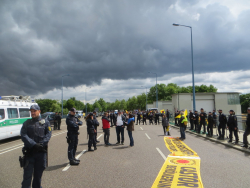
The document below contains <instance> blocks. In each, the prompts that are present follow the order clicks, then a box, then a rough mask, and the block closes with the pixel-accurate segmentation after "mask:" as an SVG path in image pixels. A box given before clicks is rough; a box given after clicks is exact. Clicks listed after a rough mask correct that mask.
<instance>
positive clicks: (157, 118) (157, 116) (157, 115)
mask: <svg viewBox="0 0 250 188" xmlns="http://www.w3.org/2000/svg"><path fill="white" fill-rule="evenodd" d="M159 119H160V113H159V112H158V111H156V113H155V124H156V125H157V123H158V124H159V122H160V120H159Z"/></svg>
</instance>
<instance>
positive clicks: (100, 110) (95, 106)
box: [93, 100, 102, 112]
mask: <svg viewBox="0 0 250 188" xmlns="http://www.w3.org/2000/svg"><path fill="white" fill-rule="evenodd" d="M96 108H98V111H99V112H102V106H101V105H100V104H99V102H98V101H97V100H96V101H95V103H94V104H93V111H94V110H95V109H96Z"/></svg>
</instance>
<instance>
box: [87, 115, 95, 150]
mask: <svg viewBox="0 0 250 188" xmlns="http://www.w3.org/2000/svg"><path fill="white" fill-rule="evenodd" d="M86 120H87V132H88V135H89V141H88V151H94V150H97V147H96V142H95V133H96V130H95V123H96V121H95V120H94V116H93V113H89V115H88V116H87V118H86ZM92 145H93V146H94V150H93V149H91V146H92Z"/></svg>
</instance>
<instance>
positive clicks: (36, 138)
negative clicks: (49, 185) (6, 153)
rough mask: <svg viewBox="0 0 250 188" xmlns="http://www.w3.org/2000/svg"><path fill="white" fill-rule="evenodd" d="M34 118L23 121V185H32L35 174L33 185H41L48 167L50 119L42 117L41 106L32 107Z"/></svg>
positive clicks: (24, 187)
mask: <svg viewBox="0 0 250 188" xmlns="http://www.w3.org/2000/svg"><path fill="white" fill-rule="evenodd" d="M30 112H31V117H32V119H28V120H26V121H25V122H24V123H23V126H22V128H21V138H22V141H23V142H24V147H23V153H24V158H25V164H26V165H25V166H24V167H23V171H24V173H23V182H22V187H23V188H26V187H30V186H31V180H32V175H33V183H32V187H39V188H40V187H41V180H42V174H43V171H44V169H45V167H46V159H47V148H48V142H49V140H50V138H51V127H50V123H49V121H47V120H45V119H41V118H40V113H41V111H40V107H39V106H38V105H32V106H31V107H30Z"/></svg>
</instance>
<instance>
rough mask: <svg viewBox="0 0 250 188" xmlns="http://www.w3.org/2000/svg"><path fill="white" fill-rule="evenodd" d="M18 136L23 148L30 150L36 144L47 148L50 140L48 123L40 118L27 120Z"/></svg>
mask: <svg viewBox="0 0 250 188" xmlns="http://www.w3.org/2000/svg"><path fill="white" fill-rule="evenodd" d="M41 121H44V122H45V123H43V122H41ZM42 123H43V124H42ZM20 134H21V138H22V141H23V142H24V147H25V148H29V149H30V148H32V147H33V146H34V145H36V144H43V146H47V145H48V142H49V140H50V138H51V127H50V123H49V121H48V120H45V119H41V118H32V119H28V120H26V121H25V122H24V123H23V126H22V128H21V133H20Z"/></svg>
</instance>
